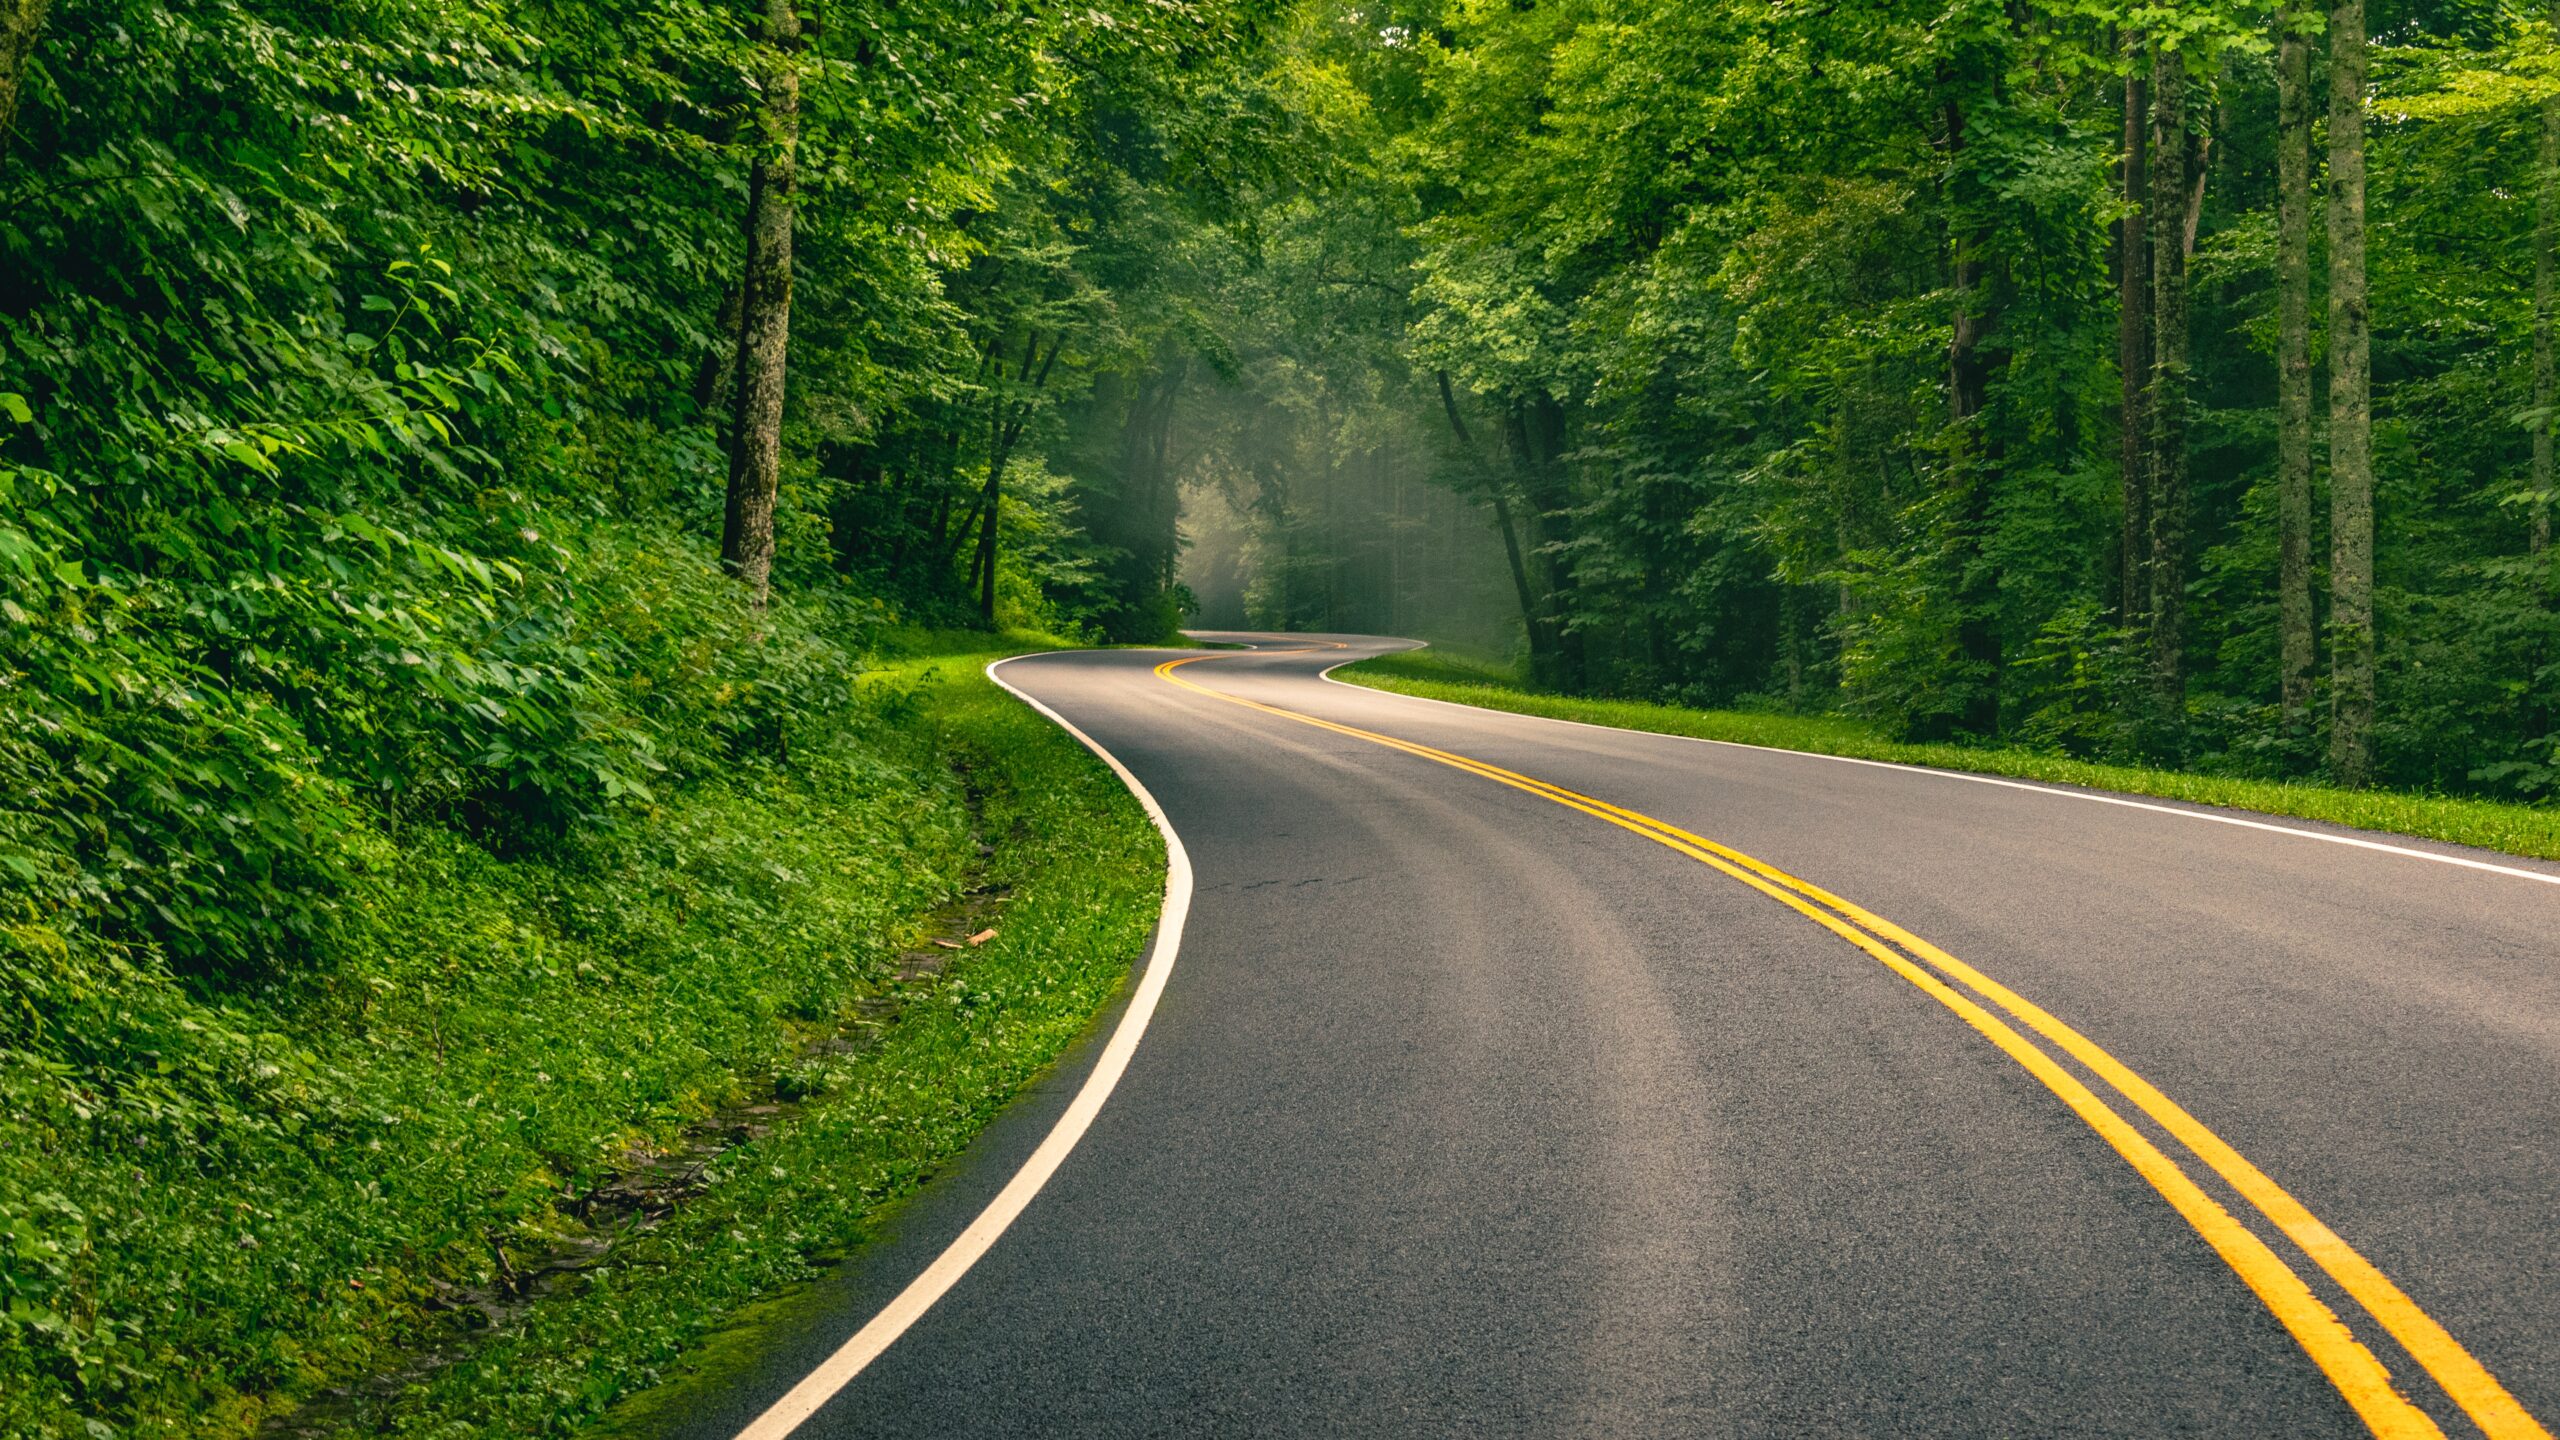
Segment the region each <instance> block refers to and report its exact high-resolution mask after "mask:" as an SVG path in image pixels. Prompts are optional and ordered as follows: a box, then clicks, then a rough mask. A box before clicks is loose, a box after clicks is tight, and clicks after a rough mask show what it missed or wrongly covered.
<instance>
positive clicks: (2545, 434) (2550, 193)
mask: <svg viewBox="0 0 2560 1440" xmlns="http://www.w3.org/2000/svg"><path fill="white" fill-rule="evenodd" d="M2551 28H2552V31H2553V38H2554V39H2560V0H2552V6H2551ZM2537 158H2538V160H2539V162H2540V163H2539V164H2537V165H2536V166H2535V173H2534V212H2533V553H2534V555H2535V556H2536V557H2537V558H2542V559H2543V562H2544V563H2543V564H2542V565H2541V566H2537V567H2536V571H2537V573H2536V575H2535V579H2536V581H2537V582H2538V583H2539V584H2540V585H2541V586H2542V587H2543V589H2544V590H2545V591H2546V592H2547V591H2549V589H2550V588H2551V575H2550V571H2549V568H2548V566H2549V561H2548V559H2547V556H2546V552H2548V551H2549V550H2550V548H2551V427H2552V422H2553V420H2554V418H2555V417H2554V416H2553V414H2552V407H2553V405H2554V403H2555V402H2560V387H2555V384H2554V375H2553V369H2554V366H2553V358H2552V345H2553V339H2552V329H2553V324H2554V320H2553V314H2552V312H2553V309H2554V306H2555V303H2560V299H2555V295H2554V284H2553V278H2552V267H2553V266H2554V265H2555V264H2556V263H2560V97H2554V98H2551V99H2548V100H2545V101H2543V102H2542V149H2541V154H2540V155H2539V156H2538V157H2537Z"/></svg>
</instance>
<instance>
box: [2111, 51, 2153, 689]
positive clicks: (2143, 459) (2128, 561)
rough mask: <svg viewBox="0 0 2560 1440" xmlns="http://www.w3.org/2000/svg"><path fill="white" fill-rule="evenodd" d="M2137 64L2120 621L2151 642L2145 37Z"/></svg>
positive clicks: (2119, 334)
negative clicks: (2141, 61)
mask: <svg viewBox="0 0 2560 1440" xmlns="http://www.w3.org/2000/svg"><path fill="white" fill-rule="evenodd" d="M2125 53H2126V55H2127V57H2128V59H2129V61H2130V62H2131V63H2129V64H2128V66H2127V68H2126V70H2125V77H2124V159H2123V161H2122V175H2121V178H2122V180H2123V188H2124V203H2125V216H2124V219H2123V221H2122V222H2120V223H2119V224H2118V225H2117V227H2116V266H2117V269H2116V302H2117V312H2116V369H2117V372H2118V374H2119V376H2120V377H2121V379H2122V392H2123V393H2122V399H2121V402H2120V403H2121V406H2122V411H2121V421H2120V423H2121V425H2122V433H2121V437H2120V440H2119V443H2118V445H2117V452H2116V453H2117V460H2116V463H2117V467H2118V474H2119V476H2120V477H2121V486H2122V491H2123V496H2124V524H2123V528H2122V538H2121V547H2120V550H2119V553H2118V555H2117V557H2116V565H2117V569H2116V578H2117V606H2118V608H2117V614H2118V616H2119V618H2121V619H2122V621H2123V623H2124V626H2125V628H2126V629H2127V630H2130V631H2132V632H2133V633H2134V634H2135V635H2136V636H2137V637H2143V638H2146V639H2147V637H2148V635H2149V634H2150V627H2151V420H2150V415H2149V413H2148V410H2147V408H2146V401H2147V399H2148V397H2149V395H2150V393H2151V231H2150V227H2149V225H2148V224H2146V223H2145V221H2144V218H2143V217H2144V214H2145V212H2146V211H2147V210H2148V209H2149V208H2150V204H2151V194H2150V187H2151V171H2150V166H2149V157H2150V144H2149V136H2150V119H2151V116H2150V108H2151V100H2150V94H2151V87H2150V86H2149V85H2148V84H2146V83H2144V80H2143V75H2142V67H2141V64H2140V61H2139V58H2138V57H2140V56H2141V55H2142V53H2143V42H2142V39H2141V37H2140V36H2128V37H2127V38H2126V41H2125Z"/></svg>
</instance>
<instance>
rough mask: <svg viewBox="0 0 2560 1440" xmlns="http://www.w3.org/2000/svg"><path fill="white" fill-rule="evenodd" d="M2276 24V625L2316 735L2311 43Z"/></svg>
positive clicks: (2301, 718)
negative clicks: (2313, 699) (2313, 679)
mask: <svg viewBox="0 0 2560 1440" xmlns="http://www.w3.org/2000/svg"><path fill="white" fill-rule="evenodd" d="M2308 19H2309V17H2308V15H2307V14H2306V12H2305V10H2304V8H2303V6H2302V5H2301V3H2300V0H2295V3H2291V4H2288V5H2287V6H2286V7H2285V9H2284V12H2283V13H2282V14H2281V15H2279V16H2278V17H2277V19H2276V25H2277V28H2278V29H2279V30H2280V31H2281V32H2282V33H2281V35H2280V36H2279V37H2278V40H2277V46H2276V312H2277V319H2276V625H2277V630H2278V645H2277V651H2278V659H2277V662H2276V674H2277V686H2278V691H2279V694H2280V697H2281V700H2282V705H2283V714H2284V730H2285V735H2286V737H2287V738H2288V739H2290V740H2292V741H2293V742H2295V743H2296V744H2297V745H2298V744H2300V743H2301V741H2302V740H2303V739H2304V738H2305V737H2306V736H2307V735H2308V734H2309V733H2310V726H2311V659H2312V655H2311V652H2312V644H2311V37H2310V36H2309V35H2308V34H2307V33H2305V31H2304V29H2303V27H2304V25H2305V24H2306V23H2307V22H2308Z"/></svg>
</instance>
